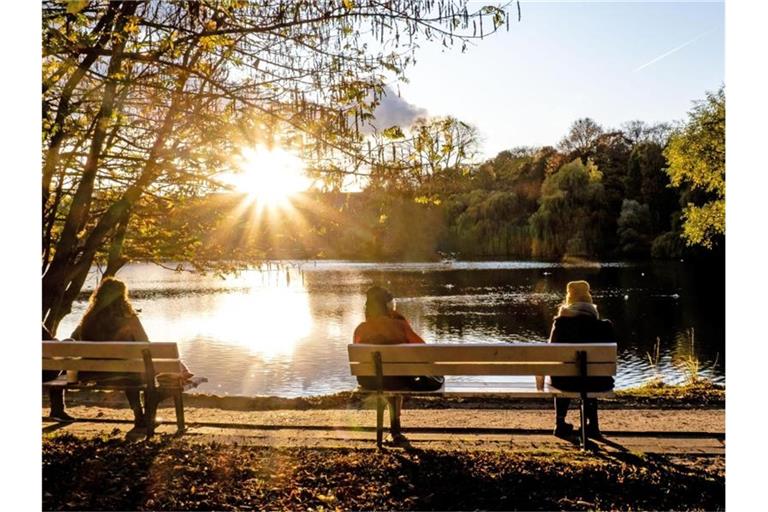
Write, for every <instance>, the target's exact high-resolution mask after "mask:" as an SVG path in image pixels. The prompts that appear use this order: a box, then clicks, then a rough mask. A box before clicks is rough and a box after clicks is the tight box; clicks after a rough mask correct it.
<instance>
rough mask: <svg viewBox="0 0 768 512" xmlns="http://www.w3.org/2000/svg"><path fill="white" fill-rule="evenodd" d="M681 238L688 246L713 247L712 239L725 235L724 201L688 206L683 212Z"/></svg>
mask: <svg viewBox="0 0 768 512" xmlns="http://www.w3.org/2000/svg"><path fill="white" fill-rule="evenodd" d="M683 219H684V220H685V223H684V224H683V238H685V241H686V243H687V244H688V245H701V246H703V247H706V248H707V249H711V248H712V246H713V243H712V241H713V238H714V237H716V236H717V235H724V234H725V199H719V200H717V201H710V202H708V203H706V204H704V205H703V206H694V205H692V204H688V206H686V208H685V209H684V210H683Z"/></svg>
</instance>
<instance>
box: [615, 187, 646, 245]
mask: <svg viewBox="0 0 768 512" xmlns="http://www.w3.org/2000/svg"><path fill="white" fill-rule="evenodd" d="M617 226H618V236H619V248H620V250H621V252H622V254H624V255H626V256H631V257H638V256H648V254H649V251H650V246H651V231H652V226H651V211H650V209H649V208H648V205H647V204H640V203H638V202H637V201H635V200H633V199H625V200H624V202H623V203H622V206H621V214H620V215H619V220H618V222H617Z"/></svg>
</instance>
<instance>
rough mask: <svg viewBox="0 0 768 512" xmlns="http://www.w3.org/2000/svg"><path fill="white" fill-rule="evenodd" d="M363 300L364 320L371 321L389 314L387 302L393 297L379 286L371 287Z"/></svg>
mask: <svg viewBox="0 0 768 512" xmlns="http://www.w3.org/2000/svg"><path fill="white" fill-rule="evenodd" d="M365 295H366V298H365V319H366V320H371V319H374V318H377V317H381V316H387V315H388V314H389V312H388V310H387V302H389V301H391V300H392V299H393V298H394V297H393V296H392V294H391V293H389V292H388V291H387V290H385V289H384V288H382V287H380V286H373V287H371V288H369V289H368V291H367V292H366V294H365Z"/></svg>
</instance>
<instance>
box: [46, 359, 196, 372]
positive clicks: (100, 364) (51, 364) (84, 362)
mask: <svg viewBox="0 0 768 512" xmlns="http://www.w3.org/2000/svg"><path fill="white" fill-rule="evenodd" d="M153 364H154V366H155V371H156V372H157V373H164V372H168V373H177V372H180V371H181V366H180V365H179V360H178V359H154V360H153ZM43 370H79V371H90V372H128V373H144V361H142V360H141V359H43Z"/></svg>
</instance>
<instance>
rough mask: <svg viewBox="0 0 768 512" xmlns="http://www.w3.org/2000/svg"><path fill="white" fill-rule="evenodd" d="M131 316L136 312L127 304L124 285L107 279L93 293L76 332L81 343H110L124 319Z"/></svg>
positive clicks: (115, 280) (109, 278)
mask: <svg viewBox="0 0 768 512" xmlns="http://www.w3.org/2000/svg"><path fill="white" fill-rule="evenodd" d="M132 316H136V312H135V311H134V310H133V307H131V304H130V303H129V302H128V290H127V289H126V288H125V283H123V282H122V281H120V280H119V279H115V278H114V277H107V278H104V279H103V280H102V281H101V283H100V284H99V286H98V287H97V288H96V289H95V290H94V291H93V294H92V295H91V298H90V299H89V301H88V309H87V310H86V311H85V314H84V315H83V318H82V319H81V320H80V325H78V327H77V329H76V331H79V339H80V340H82V341H111V339H112V337H113V336H114V334H115V333H117V331H118V330H119V329H120V327H122V324H123V322H124V321H125V320H124V319H125V318H130V317H132Z"/></svg>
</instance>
